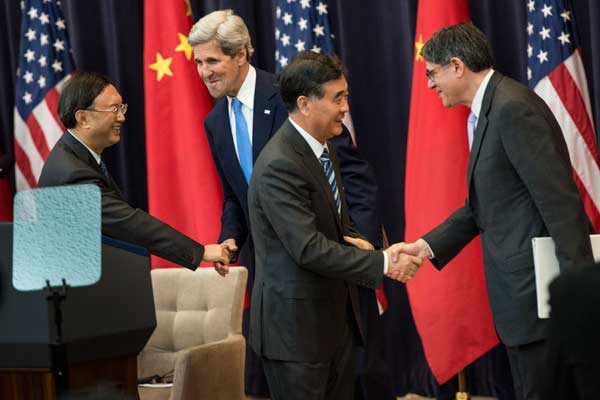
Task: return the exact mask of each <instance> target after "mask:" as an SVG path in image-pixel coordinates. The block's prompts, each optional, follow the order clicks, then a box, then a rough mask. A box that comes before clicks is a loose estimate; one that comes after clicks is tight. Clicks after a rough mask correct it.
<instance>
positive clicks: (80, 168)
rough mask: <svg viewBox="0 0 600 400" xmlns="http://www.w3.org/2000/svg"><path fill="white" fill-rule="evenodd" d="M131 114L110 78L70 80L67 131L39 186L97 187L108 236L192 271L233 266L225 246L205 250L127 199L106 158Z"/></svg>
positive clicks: (64, 118)
mask: <svg viewBox="0 0 600 400" xmlns="http://www.w3.org/2000/svg"><path fill="white" fill-rule="evenodd" d="M126 112H127V104H126V103H123V99H122V98H121V95H120V94H119V92H118V91H117V89H116V88H115V86H114V85H113V84H112V83H111V82H110V81H109V80H108V79H107V78H105V77H103V76H101V75H97V74H92V73H82V74H78V75H75V76H74V77H73V78H71V79H70V80H69V81H68V82H67V84H66V85H65V87H64V90H63V91H62V93H61V95H60V99H59V101H58V115H59V117H60V120H61V122H62V123H63V125H64V126H65V127H66V128H67V132H65V133H64V134H63V135H62V137H61V138H60V139H59V140H58V142H57V143H56V145H55V146H54V148H53V149H52V151H51V152H50V155H49V156H48V159H47V160H46V162H45V164H44V167H43V169H42V172H41V175H40V179H39V182H38V185H39V186H40V187H45V186H60V185H75V184H86V183H91V184H95V185H97V186H98V187H99V188H100V190H101V194H102V233H103V234H105V235H108V236H111V237H114V238H116V239H121V240H124V241H126V242H130V243H134V244H137V245H139V246H142V247H145V248H146V249H148V250H149V251H150V252H151V253H153V254H156V255H157V256H160V257H163V258H166V259H167V260H169V261H172V262H174V263H177V264H180V265H183V266H184V267H187V268H190V269H195V268H196V267H198V265H199V264H200V261H202V260H204V261H207V262H221V263H224V264H228V263H229V251H228V249H227V248H226V247H225V246H222V245H218V244H212V245H207V246H203V245H201V244H200V243H197V242H195V241H194V240H192V239H191V238H189V237H187V236H185V235H184V234H182V233H180V232H179V231H177V230H175V229H174V228H172V227H171V226H169V225H167V224H165V223H164V222H161V221H160V220H158V219H156V218H154V217H153V216H151V215H149V214H148V213H146V212H145V211H143V210H140V209H137V208H133V207H131V206H130V205H129V204H127V202H126V201H125V200H124V199H123V197H122V195H121V192H120V190H119V188H118V187H117V185H116V183H115V181H114V180H113V179H112V177H111V176H110V174H109V173H108V169H107V168H106V165H105V164H104V161H102V158H101V157H102V152H103V151H104V150H105V149H106V148H107V147H110V146H112V145H114V144H117V143H119V141H120V140H121V125H122V124H123V123H124V122H125V113H126ZM165 189H166V190H168V188H165Z"/></svg>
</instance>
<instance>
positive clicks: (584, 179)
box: [534, 51, 600, 232]
mask: <svg viewBox="0 0 600 400" xmlns="http://www.w3.org/2000/svg"><path fill="white" fill-rule="evenodd" d="M534 90H535V92H536V93H537V94H538V95H539V96H540V97H541V98H543V99H544V100H545V101H546V103H548V105H549V106H550V109H551V110H552V113H553V114H554V116H555V117H556V119H557V120H558V123H559V125H560V127H561V129H562V132H563V135H564V136H565V140H566V142H567V147H568V148H569V156H570V158H571V165H572V166H573V177H574V178H575V183H576V184H577V187H578V188H579V192H580V193H581V198H582V200H583V204H584V206H585V210H586V212H587V214H588V216H589V218H590V220H591V221H592V225H593V226H594V229H595V230H596V232H600V212H599V210H600V157H599V156H598V147H597V145H596V136H595V133H594V125H593V123H592V118H591V115H592V112H591V104H590V97H589V92H588V87H587V80H586V77H585V71H584V70H583V62H582V60H581V56H580V54H579V51H575V52H574V53H573V54H572V55H571V56H570V57H569V58H567V59H566V60H565V62H564V63H562V64H561V65H559V66H558V67H557V68H556V69H555V70H554V71H552V72H551V73H550V74H548V75H547V76H546V77H545V78H543V79H542V80H540V81H539V82H538V84H537V85H536V86H535V88H534Z"/></svg>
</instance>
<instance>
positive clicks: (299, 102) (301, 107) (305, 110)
mask: <svg viewBox="0 0 600 400" xmlns="http://www.w3.org/2000/svg"><path fill="white" fill-rule="evenodd" d="M296 106H297V107H298V111H300V113H301V114H302V115H304V116H308V115H309V114H310V100H309V99H308V97H306V96H299V97H298V99H296Z"/></svg>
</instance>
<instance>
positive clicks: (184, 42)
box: [175, 33, 192, 60]
mask: <svg viewBox="0 0 600 400" xmlns="http://www.w3.org/2000/svg"><path fill="white" fill-rule="evenodd" d="M177 36H179V44H178V45H177V47H175V51H181V52H183V53H185V58H187V59H188V60H191V59H192V46H190V43H189V42H188V38H187V36H185V35H183V34H181V33H178V34H177Z"/></svg>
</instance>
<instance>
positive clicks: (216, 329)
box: [139, 267, 248, 376]
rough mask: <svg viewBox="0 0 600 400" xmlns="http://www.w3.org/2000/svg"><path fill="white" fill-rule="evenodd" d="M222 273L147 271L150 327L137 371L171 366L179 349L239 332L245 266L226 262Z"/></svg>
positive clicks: (156, 371) (150, 372) (207, 270)
mask: <svg viewBox="0 0 600 400" xmlns="http://www.w3.org/2000/svg"><path fill="white" fill-rule="evenodd" d="M229 271H230V272H229V274H228V275H227V276H226V277H222V276H220V275H219V274H217V272H216V271H215V270H214V269H213V268H198V269H197V270H196V271H190V270H188V269H184V268H167V269H155V270H152V286H153V292H154V303H155V307H156V322H157V326H156V330H155V331H154V333H153V334H152V337H151V338H150V340H149V341H148V343H147V344H146V347H145V348H144V350H143V352H142V355H141V357H140V361H142V360H147V361H149V362H145V361H143V362H140V365H139V374H140V376H148V375H153V374H158V375H162V374H165V373H167V372H169V371H171V370H172V369H173V368H174V363H175V356H176V353H177V352H178V351H180V350H183V349H186V348H189V347H193V346H199V345H202V344H205V343H209V342H215V341H218V340H222V339H225V338H227V336H228V335H230V334H241V331H242V311H243V310H242V308H243V301H244V294H245V290H246V281H247V277H248V271H247V270H246V268H244V267H231V268H230V269H229Z"/></svg>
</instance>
